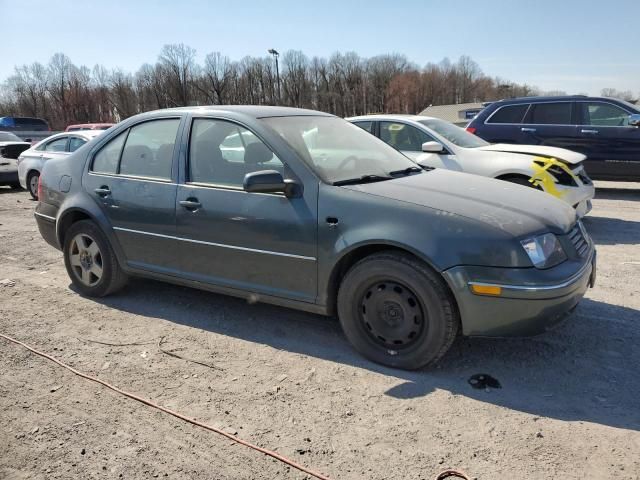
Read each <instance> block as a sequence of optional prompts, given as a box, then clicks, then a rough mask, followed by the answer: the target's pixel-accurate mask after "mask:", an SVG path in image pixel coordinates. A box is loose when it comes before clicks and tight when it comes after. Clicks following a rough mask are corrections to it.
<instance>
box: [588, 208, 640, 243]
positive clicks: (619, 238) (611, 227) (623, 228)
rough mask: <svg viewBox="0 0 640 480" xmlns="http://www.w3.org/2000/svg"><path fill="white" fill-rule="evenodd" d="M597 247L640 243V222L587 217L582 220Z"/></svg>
mask: <svg viewBox="0 0 640 480" xmlns="http://www.w3.org/2000/svg"><path fill="white" fill-rule="evenodd" d="M582 222H583V223H584V225H585V226H586V228H587V231H588V232H589V235H591V237H592V238H593V240H594V242H595V243H596V245H618V244H627V245H635V244H638V243H640V222H636V221H633V220H622V219H620V218H613V217H596V216H591V215H587V216H586V217H584V218H583V219H582Z"/></svg>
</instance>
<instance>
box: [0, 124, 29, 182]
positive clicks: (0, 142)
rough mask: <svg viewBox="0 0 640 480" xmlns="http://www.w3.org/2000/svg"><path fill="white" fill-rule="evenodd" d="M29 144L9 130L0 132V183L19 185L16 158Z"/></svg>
mask: <svg viewBox="0 0 640 480" xmlns="http://www.w3.org/2000/svg"><path fill="white" fill-rule="evenodd" d="M30 146H31V144H30V143H28V142H23V141H22V139H20V137H18V136H17V135H15V134H13V133H11V132H0V185H9V186H11V187H12V188H19V187H20V184H19V183H18V165H17V162H16V158H18V156H19V155H20V153H21V152H23V151H24V150H26V149H27V148H29V147H30Z"/></svg>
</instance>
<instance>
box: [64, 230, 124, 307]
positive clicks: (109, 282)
mask: <svg viewBox="0 0 640 480" xmlns="http://www.w3.org/2000/svg"><path fill="white" fill-rule="evenodd" d="M64 264H65V267H66V268H67V273H68V274H69V277H70V278H71V281H72V282H73V285H74V286H75V288H76V289H77V290H78V291H79V292H80V293H82V294H83V295H87V296H90V297H104V296H106V295H109V294H110V293H113V292H115V291H117V290H119V289H120V288H122V287H123V286H124V285H125V283H126V281H127V276H126V274H125V273H124V272H123V271H122V269H121V268H120V265H119V264H118V260H117V258H116V256H115V253H114V252H113V249H112V248H111V245H109V241H108V240H107V238H106V236H105V234H104V233H102V230H100V228H98V226H97V225H96V224H95V223H94V222H92V221H91V220H81V221H79V222H77V223H74V224H73V225H71V228H69V230H68V231H67V233H66V235H65V241H64Z"/></svg>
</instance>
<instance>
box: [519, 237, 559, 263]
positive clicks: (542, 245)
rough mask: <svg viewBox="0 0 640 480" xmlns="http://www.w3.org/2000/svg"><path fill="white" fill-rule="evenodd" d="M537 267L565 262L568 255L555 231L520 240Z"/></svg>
mask: <svg viewBox="0 0 640 480" xmlns="http://www.w3.org/2000/svg"><path fill="white" fill-rule="evenodd" d="M520 243H521V244H522V247H523V248H524V251H525V252H527V255H529V258H530V259H531V262H532V263H533V264H534V265H535V266H536V268H549V267H553V266H555V265H558V264H559V263H562V262H564V261H565V260H566V259H567V256H566V255H565V253H564V250H563V249H562V245H560V242H559V241H558V238H557V237H556V236H555V235H554V234H553V233H545V234H544V235H539V236H537V237H534V238H528V239H526V240H522V241H521V242H520Z"/></svg>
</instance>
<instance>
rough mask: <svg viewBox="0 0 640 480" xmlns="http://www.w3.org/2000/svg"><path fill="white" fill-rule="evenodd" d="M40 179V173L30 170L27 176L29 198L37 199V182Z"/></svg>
mask: <svg viewBox="0 0 640 480" xmlns="http://www.w3.org/2000/svg"><path fill="white" fill-rule="evenodd" d="M39 180H40V173H38V172H31V173H30V174H29V175H28V176H27V189H28V190H29V193H30V194H31V198H33V199H34V200H38V182H39Z"/></svg>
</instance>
